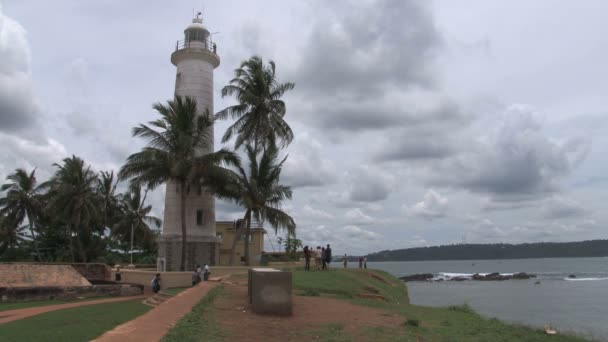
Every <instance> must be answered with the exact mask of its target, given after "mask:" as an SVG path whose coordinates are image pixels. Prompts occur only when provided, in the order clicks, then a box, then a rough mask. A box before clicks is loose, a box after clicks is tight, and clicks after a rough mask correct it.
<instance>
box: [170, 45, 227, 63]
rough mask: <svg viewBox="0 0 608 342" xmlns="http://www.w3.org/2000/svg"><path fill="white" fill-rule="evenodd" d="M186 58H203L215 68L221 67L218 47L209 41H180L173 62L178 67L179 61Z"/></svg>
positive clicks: (172, 57)
mask: <svg viewBox="0 0 608 342" xmlns="http://www.w3.org/2000/svg"><path fill="white" fill-rule="evenodd" d="M185 58H197V59H199V58H202V59H204V60H207V61H208V62H210V63H211V64H212V65H213V67H214V68H217V67H218V66H219V65H220V57H219V56H218V54H217V46H216V45H215V43H214V42H212V41H211V40H209V39H206V40H178V41H177V43H176V44H175V52H173V54H172V55H171V62H172V63H173V64H174V65H177V63H178V62H179V61H181V60H183V59H185Z"/></svg>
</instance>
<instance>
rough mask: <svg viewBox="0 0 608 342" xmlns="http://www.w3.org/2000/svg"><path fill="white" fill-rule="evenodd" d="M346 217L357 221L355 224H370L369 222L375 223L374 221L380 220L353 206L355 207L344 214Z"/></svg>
mask: <svg viewBox="0 0 608 342" xmlns="http://www.w3.org/2000/svg"><path fill="white" fill-rule="evenodd" d="M344 217H345V218H346V219H347V220H348V222H350V223H355V224H369V223H374V222H376V223H378V222H379V220H377V219H376V218H374V217H372V216H369V215H366V214H365V213H364V212H363V211H361V209H359V208H353V209H350V210H348V211H347V212H346V214H345V215H344Z"/></svg>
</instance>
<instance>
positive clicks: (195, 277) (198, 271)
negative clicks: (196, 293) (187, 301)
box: [192, 264, 211, 286]
mask: <svg viewBox="0 0 608 342" xmlns="http://www.w3.org/2000/svg"><path fill="white" fill-rule="evenodd" d="M210 274H211V271H209V265H207V264H205V266H203V268H201V266H200V265H196V268H195V269H194V272H192V286H194V285H196V284H198V283H200V282H201V275H202V280H204V281H207V280H209V275H210Z"/></svg>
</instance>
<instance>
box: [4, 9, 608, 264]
mask: <svg viewBox="0 0 608 342" xmlns="http://www.w3.org/2000/svg"><path fill="white" fill-rule="evenodd" d="M200 9H201V2H200V1H198V0H195V1H190V0H188V1H186V0H182V1H172V2H168V1H157V0H155V1H150V0H146V1H144V0H133V1H128V2H127V1H118V0H107V1H78V0H54V1H42V0H38V1H33V0H0V179H2V180H4V179H5V178H6V175H8V174H9V173H11V172H12V171H13V170H14V169H15V168H17V167H22V168H26V169H28V170H31V169H32V168H34V167H35V168H37V175H38V179H39V180H44V179H47V178H48V177H50V176H51V175H52V174H53V173H54V171H55V170H56V167H54V166H53V163H60V162H61V160H62V159H63V158H66V157H69V156H71V155H73V154H74V155H77V156H79V157H81V158H83V159H84V160H85V161H86V162H87V163H89V164H90V165H92V167H93V168H94V169H95V170H98V171H100V170H114V171H117V170H118V169H119V168H120V166H121V165H122V164H123V163H124V161H125V159H126V157H127V156H128V155H130V154H131V153H134V152H136V151H138V150H139V149H140V148H141V147H142V146H143V144H142V142H141V141H138V140H136V139H134V138H132V137H131V128H132V127H134V126H135V125H137V124H139V123H144V122H147V121H151V120H154V119H155V118H156V114H155V112H154V110H153V109H152V104H153V103H155V102H159V101H160V102H164V101H167V100H169V99H170V98H171V96H172V94H173V91H174V85H175V67H174V66H173V65H172V64H171V62H170V55H171V53H172V52H173V50H174V49H175V42H176V41H177V40H180V39H183V30H184V28H185V27H186V26H188V25H189V23H190V22H191V19H192V15H193V12H195V11H199V10H200ZM203 12H204V24H205V25H206V26H207V27H208V28H209V30H210V31H211V32H212V33H213V40H214V41H215V42H216V44H217V48H218V54H219V56H220V58H221V65H220V66H219V67H218V68H217V69H216V70H215V74H214V77H215V80H214V89H215V98H214V102H215V111H219V110H221V109H223V108H225V107H227V106H229V105H232V104H234V99H233V98H229V97H227V98H222V97H221V92H220V91H221V88H222V87H223V86H224V85H226V84H227V82H228V81H229V80H230V79H231V78H232V77H233V75H234V69H235V68H237V67H238V66H239V63H240V62H241V61H243V60H245V59H247V58H249V57H250V56H252V55H259V56H261V57H262V58H263V59H264V60H265V61H269V60H273V61H275V63H276V65H277V74H278V78H279V80H280V81H283V82H288V81H289V82H294V83H295V88H294V89H293V90H292V91H291V92H290V93H289V94H288V95H286V96H285V98H284V100H285V102H286V104H287V114H286V116H285V119H286V121H287V122H288V123H289V124H290V125H291V127H292V129H293V131H294V133H295V140H294V142H293V143H292V144H291V145H290V146H289V147H288V148H287V149H286V150H284V153H285V154H288V158H287V161H286V163H285V167H284V169H283V174H282V176H281V182H282V183H284V184H286V185H290V186H291V187H292V188H293V200H292V201H289V202H286V203H285V204H284V206H283V209H284V210H285V211H287V212H288V213H289V214H291V215H292V216H293V217H294V219H295V220H296V223H297V236H298V238H300V239H302V240H303V242H304V244H308V245H312V246H316V245H321V244H323V245H325V244H328V243H329V244H331V245H332V247H333V250H334V254H343V253H348V254H351V255H360V254H365V253H371V252H374V251H380V250H385V249H397V248H408V247H418V246H432V245H441V244H455V243H462V242H465V241H466V242H467V243H494V242H507V243H524V242H539V241H577V240H586V239H601V238H606V233H605V227H606V223H607V222H608V213H607V212H606V211H605V210H602V209H603V206H604V203H606V200H607V199H608V192H607V191H606V190H608V172H607V171H608V162H607V161H606V160H605V158H603V156H605V155H606V154H607V152H608V138H607V137H606V135H605V133H606V132H607V131H608V108H607V103H608V99H607V98H606V96H605V95H606V94H607V93H608V63H606V60H608V40H607V39H606V38H605V37H604V36H605V35H604V34H603V33H604V32H606V31H608V21H606V20H605V16H604V15H603V14H604V13H608V3H607V2H605V1H601V0H597V1H594V0H588V1H584V2H576V3H575V2H572V1H565V0H563V1H553V0H537V1H524V0H513V1H487V0H470V1H467V2H466V3H462V2H454V1H451V0H436V1H415V0H357V1H354V0H353V1H331V2H329V1H321V0H314V1H297V2H296V1H271V0H265V1H256V2H252V1H244V0H243V1H237V0H222V1H219V0H207V1H204V8H203ZM229 124H230V122H219V123H217V124H216V127H215V132H216V134H215V137H216V142H215V148H216V149H219V148H221V147H222V144H221V143H220V141H219V139H220V138H221V135H222V134H223V132H224V131H225V129H226V127H228V125H229ZM228 146H229V147H230V145H228ZM163 196H164V190H163V189H162V188H159V189H157V190H156V191H154V193H153V194H151V196H149V198H150V200H151V204H152V205H153V208H154V209H153V212H154V213H155V215H156V216H158V217H160V218H162V215H163V205H164V199H163ZM216 206H217V213H216V219H217V220H234V219H237V218H240V217H242V216H243V214H244V211H243V209H241V208H239V207H236V206H234V205H232V204H230V203H222V202H217V204H216ZM267 228H268V230H269V232H270V233H269V235H268V239H267V240H266V246H265V249H266V250H269V251H272V250H277V249H278V246H277V243H276V237H275V235H274V232H273V230H272V229H271V228H270V227H267ZM279 235H283V234H282V233H279Z"/></svg>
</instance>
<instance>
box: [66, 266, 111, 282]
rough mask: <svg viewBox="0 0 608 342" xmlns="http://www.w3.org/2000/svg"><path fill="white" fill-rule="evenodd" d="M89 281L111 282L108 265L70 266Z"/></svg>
mask: <svg viewBox="0 0 608 342" xmlns="http://www.w3.org/2000/svg"><path fill="white" fill-rule="evenodd" d="M70 265H71V266H72V267H74V269H75V270H76V271H77V272H78V273H80V274H81V275H82V276H83V277H85V278H86V279H87V280H89V281H90V280H110V267H109V266H108V265H106V264H70Z"/></svg>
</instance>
